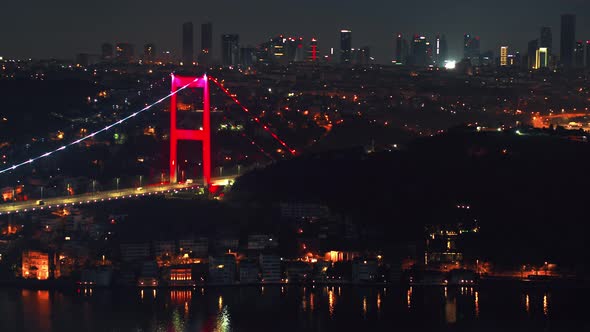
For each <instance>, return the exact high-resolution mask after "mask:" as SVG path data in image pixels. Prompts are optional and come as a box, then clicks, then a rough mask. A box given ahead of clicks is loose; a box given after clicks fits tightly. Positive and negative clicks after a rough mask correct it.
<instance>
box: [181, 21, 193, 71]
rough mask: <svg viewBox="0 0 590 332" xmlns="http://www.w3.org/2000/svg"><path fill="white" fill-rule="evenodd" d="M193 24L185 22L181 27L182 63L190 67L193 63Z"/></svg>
mask: <svg viewBox="0 0 590 332" xmlns="http://www.w3.org/2000/svg"><path fill="white" fill-rule="evenodd" d="M194 49H195V47H194V44H193V23H192V22H186V23H184V24H183V25H182V63H183V64H184V65H185V66H190V65H192V64H193V61H194Z"/></svg>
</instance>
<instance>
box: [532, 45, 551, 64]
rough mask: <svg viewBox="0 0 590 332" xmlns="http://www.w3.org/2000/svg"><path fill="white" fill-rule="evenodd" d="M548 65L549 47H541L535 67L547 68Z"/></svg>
mask: <svg viewBox="0 0 590 332" xmlns="http://www.w3.org/2000/svg"><path fill="white" fill-rule="evenodd" d="M547 66H549V49H547V47H539V49H538V50H537V56H536V59H535V69H541V68H547Z"/></svg>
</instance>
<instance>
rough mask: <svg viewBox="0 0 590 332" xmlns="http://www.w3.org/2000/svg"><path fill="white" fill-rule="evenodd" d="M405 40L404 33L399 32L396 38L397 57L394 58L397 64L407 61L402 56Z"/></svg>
mask: <svg viewBox="0 0 590 332" xmlns="http://www.w3.org/2000/svg"><path fill="white" fill-rule="evenodd" d="M403 42H404V38H403V36H402V34H401V33H398V34H397V38H396V39H395V57H394V59H393V60H395V63H397V64H402V63H404V62H405V60H404V59H403V58H402V53H403Z"/></svg>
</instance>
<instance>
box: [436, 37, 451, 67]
mask: <svg viewBox="0 0 590 332" xmlns="http://www.w3.org/2000/svg"><path fill="white" fill-rule="evenodd" d="M448 60H449V46H448V44H447V36H445V35H442V36H441V37H440V45H439V56H438V63H437V64H438V65H439V66H444V64H445V61H448Z"/></svg>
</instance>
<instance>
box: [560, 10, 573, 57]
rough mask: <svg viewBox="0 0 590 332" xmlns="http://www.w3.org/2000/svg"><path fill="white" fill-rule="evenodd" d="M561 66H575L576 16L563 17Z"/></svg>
mask: <svg viewBox="0 0 590 332" xmlns="http://www.w3.org/2000/svg"><path fill="white" fill-rule="evenodd" d="M560 44H561V49H560V52H561V53H560V55H561V56H560V59H561V64H562V65H563V66H564V67H566V68H571V67H573V65H574V49H575V48H576V15H573V14H565V15H561V43H560Z"/></svg>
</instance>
